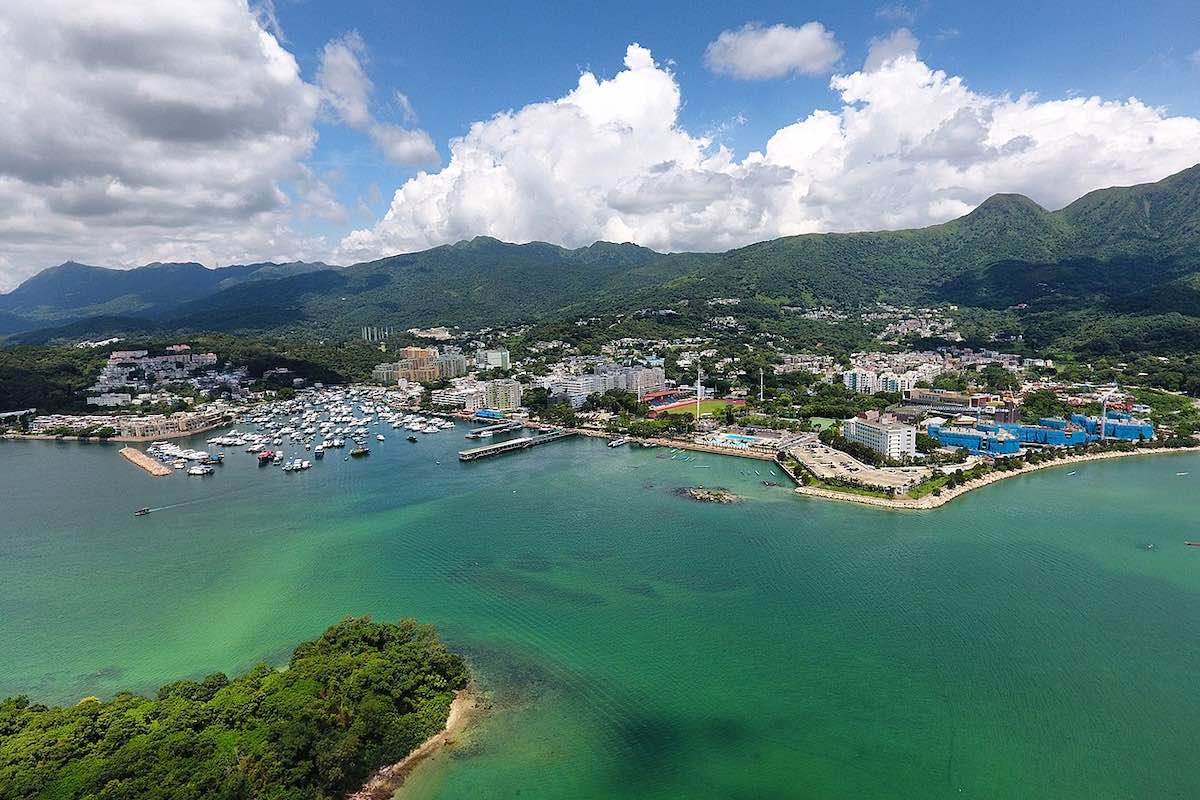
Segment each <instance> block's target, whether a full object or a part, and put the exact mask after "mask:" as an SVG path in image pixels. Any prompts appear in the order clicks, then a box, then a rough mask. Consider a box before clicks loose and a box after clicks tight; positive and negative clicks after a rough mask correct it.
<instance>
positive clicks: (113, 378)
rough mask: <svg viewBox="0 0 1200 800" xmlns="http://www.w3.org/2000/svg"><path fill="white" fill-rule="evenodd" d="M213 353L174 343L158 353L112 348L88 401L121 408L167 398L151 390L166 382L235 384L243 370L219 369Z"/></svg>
mask: <svg viewBox="0 0 1200 800" xmlns="http://www.w3.org/2000/svg"><path fill="white" fill-rule="evenodd" d="M216 367H217V356H216V354H215V353H193V352H192V348H191V347H190V346H189V345H186V344H174V345H171V346H170V347H167V348H165V349H164V352H163V353H161V354H156V355H151V354H150V352H149V351H147V350H114V351H113V352H112V353H110V354H109V356H108V362H107V363H106V364H105V365H104V366H103V367H102V368H101V369H100V374H99V375H98V376H97V377H96V382H95V384H93V385H92V386H91V387H90V388H89V389H88V397H87V403H88V405H93V406H99V407H102V408H121V407H124V406H130V405H144V404H150V403H155V402H158V401H160V400H163V399H170V396H169V395H164V394H162V393H161V392H155V391H153V389H154V387H162V386H165V385H168V384H188V385H190V386H192V387H193V388H194V389H196V390H197V391H201V392H203V391H209V390H211V389H214V388H217V387H218V386H230V387H238V386H241V385H242V384H243V383H244V379H245V377H246V373H245V370H236V369H235V370H226V371H220V370H218V369H217V368H216Z"/></svg>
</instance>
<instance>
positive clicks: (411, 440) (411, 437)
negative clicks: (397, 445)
mask: <svg viewBox="0 0 1200 800" xmlns="http://www.w3.org/2000/svg"><path fill="white" fill-rule="evenodd" d="M405 439H406V440H407V441H410V442H415V441H416V440H417V437H415V436H406V437H405Z"/></svg>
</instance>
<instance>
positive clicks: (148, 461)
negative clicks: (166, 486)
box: [121, 447, 171, 478]
mask: <svg viewBox="0 0 1200 800" xmlns="http://www.w3.org/2000/svg"><path fill="white" fill-rule="evenodd" d="M121 455H122V456H124V457H125V459H126V460H127V461H132V462H133V463H134V464H137V465H138V466H139V467H141V468H142V469H144V470H146V472H149V473H150V474H151V475H153V476H154V477H156V478H162V477H166V476H167V475H170V474H171V468H170V467H168V466H166V465H164V464H160V463H158V462H157V461H155V460H154V459H153V458H151V457H150V456H149V455H147V454H146V453H143V452H142V451H141V450H138V449H137V448H135V447H122V448H121Z"/></svg>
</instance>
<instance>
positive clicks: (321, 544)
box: [0, 430, 1200, 798]
mask: <svg viewBox="0 0 1200 800" xmlns="http://www.w3.org/2000/svg"><path fill="white" fill-rule="evenodd" d="M461 433H462V430H460V431H459V432H458V433H457V434H456V433H454V432H445V433H440V434H434V435H430V436H423V437H421V438H420V441H419V442H418V443H417V444H409V443H407V442H405V441H404V440H403V437H402V436H399V435H389V439H388V441H387V442H386V443H382V444H376V443H374V442H372V453H371V455H370V456H369V457H368V458H366V459H363V460H350V461H343V460H342V455H340V454H338V453H337V451H331V452H330V453H329V455H327V456H326V458H325V459H324V460H323V461H322V462H318V463H317V464H316V465H315V466H314V468H313V469H311V470H309V471H307V472H304V473H296V474H290V475H289V474H283V473H282V472H280V471H279V470H278V469H277V468H261V469H260V468H259V467H257V466H256V465H255V463H254V461H253V458H252V457H251V456H248V455H246V454H244V453H240V452H229V453H228V455H227V463H226V464H225V465H224V466H221V467H218V468H217V474H216V475H214V476H212V477H208V478H195V477H185V476H182V475H175V476H173V477H171V478H162V479H155V478H151V477H149V476H148V475H146V474H145V473H143V472H141V471H140V470H138V469H136V468H135V467H133V466H132V465H130V464H128V463H126V462H125V461H124V460H123V459H121V458H120V457H119V456H118V455H117V453H116V450H117V447H116V446H109V445H98V444H91V445H83V444H73V443H58V444H54V443H43V442H0V642H2V643H3V645H2V646H0V695H8V694H13V693H18V692H21V693H27V694H30V695H32V696H34V697H35V698H37V699H39V700H43V701H53V702H71V701H74V700H76V699H78V698H79V697H82V696H85V695H89V694H95V695H101V696H107V695H111V694H112V693H113V692H115V691H117V690H118V689H123V688H131V689H135V690H141V691H151V690H153V689H154V688H156V687H157V686H158V685H159V684H161V683H164V682H167V681H170V680H174V679H177V678H180V677H184V676H201V675H204V674H206V673H208V672H212V671H215V670H224V671H227V672H237V671H239V670H244V669H246V668H248V667H249V666H251V665H252V664H253V663H255V662H256V661H259V660H264V659H265V660H267V661H269V662H272V663H280V662H282V661H283V660H284V659H285V658H286V657H287V654H288V653H289V652H290V649H291V647H292V646H293V645H294V644H295V643H296V642H298V641H300V640H302V639H306V638H310V637H312V636H314V635H316V634H318V633H320V631H322V630H323V629H324V628H325V627H326V626H327V625H329V624H331V623H333V622H335V621H336V620H338V619H340V618H341V617H343V616H345V615H347V614H365V613H369V614H372V615H374V616H375V617H376V618H381V619H395V618H398V617H401V616H414V617H417V618H420V619H422V620H426V621H430V622H433V623H435V624H437V625H438V626H439V627H440V628H441V630H442V631H443V634H444V635H445V637H446V639H447V640H448V641H449V642H450V643H451V644H452V646H454V647H456V648H457V649H459V650H460V651H462V652H464V653H465V654H467V655H468V657H469V658H470V660H471V662H472V665H473V668H474V670H475V672H476V674H477V676H478V678H479V682H480V684H481V686H482V688H483V690H484V693H485V696H486V698H487V700H488V703H489V704H490V705H491V709H490V711H489V712H488V713H487V714H486V715H485V716H484V717H483V718H482V719H481V720H480V721H479V722H478V723H477V725H476V726H475V727H474V729H473V730H472V732H471V733H470V735H469V736H468V737H467V739H466V740H465V741H464V742H463V743H462V744H461V745H460V746H459V747H458V748H457V749H455V750H453V751H451V753H450V754H449V755H443V756H441V757H439V758H437V759H435V760H433V761H431V762H428V763H427V764H425V765H423V766H422V767H421V768H420V769H418V771H417V772H416V774H414V776H413V778H412V779H411V780H410V782H409V785H408V786H407V787H406V796H414V797H453V798H458V797H476V798H490V797H514V796H516V795H518V794H519V795H520V796H521V797H525V798H529V797H532V798H541V797H547V798H550V797H554V798H558V797H580V798H588V797H597V798H601V797H654V798H665V797H746V798H750V797H755V798H759V797H821V798H861V797H867V796H870V797H914V798H929V797H976V798H978V797H986V798H1009V797H1056V798H1076V797H1077V798H1105V797H1113V798H1117V797H1185V796H1193V793H1194V788H1195V786H1196V785H1198V784H1200V759H1197V758H1196V757H1195V740H1194V738H1193V737H1194V736H1195V731H1196V730H1197V725H1198V723H1200V693H1197V692H1196V690H1195V681H1196V680H1197V679H1198V678H1200V650H1198V649H1197V647H1196V642H1197V641H1200V615H1197V614H1196V613H1195V610H1196V608H1197V601H1198V600H1200V550H1195V549H1192V548H1185V547H1183V546H1182V541H1183V540H1184V539H1196V538H1200V530H1198V529H1197V523H1196V521H1195V516H1194V511H1195V500H1194V498H1195V497H1196V488H1197V485H1196V483H1195V481H1196V480H1200V478H1197V477H1192V476H1200V458H1198V457H1197V456H1195V455H1169V456H1153V457H1147V458H1140V459H1126V460H1117V461H1110V462H1107V463H1096V464H1085V465H1082V466H1077V467H1073V469H1075V470H1076V471H1077V474H1075V475H1068V474H1067V473H1068V470H1065V469H1057V470H1052V471H1046V472H1042V473H1040V474H1035V475H1030V476H1021V477H1017V478H1014V479H1011V480H1009V481H1004V482H1002V483H999V484H996V485H993V486H990V487H986V488H984V489H981V490H979V491H977V492H973V493H971V494H970V495H968V496H966V497H965V498H962V499H960V500H956V501H955V502H954V503H951V504H950V505H948V506H946V507H944V508H942V509H939V510H937V511H933V512H925V513H897V512H887V511H881V510H877V509H871V508H862V507H857V506H852V505H848V504H840V503H829V502H823V501H819V500H811V499H806V498H799V497H795V496H794V495H792V494H791V493H790V492H788V491H787V489H786V488H773V487H766V486H763V485H762V481H763V480H764V479H766V480H779V481H780V482H782V478H781V476H772V475H771V474H770V466H769V465H764V464H762V463H759V462H750V461H744V460H739V459H733V458H726V457H720V456H713V455H707V454H693V455H694V457H695V460H694V461H688V462H681V461H679V460H671V459H669V458H665V457H664V456H668V455H669V452H668V451H667V450H665V449H664V448H657V449H651V450H642V449H637V448H632V447H622V448H607V447H605V446H604V443H603V441H595V440H567V441H561V442H557V443H553V444H548V445H545V446H542V447H538V448H535V449H533V450H531V451H528V452H523V453H517V454H513V455H506V456H501V457H499V458H496V459H494V460H484V461H480V462H475V463H470V464H460V463H458V462H457V460H456V459H455V451H456V450H458V449H461V448H463V447H467V446H471V445H473V444H478V443H473V442H468V441H467V440H465V439H463V438H462V436H461ZM201 441H202V440H201ZM439 461H440V462H441V463H437V462H439ZM755 469H758V470H759V471H760V472H761V473H762V475H761V476H759V475H755V474H754V470H755ZM1183 471H1187V472H1190V473H1191V475H1183V476H1179V475H1176V474H1175V473H1176V472H1183ZM700 484H703V485H708V486H724V487H728V488H730V489H732V490H734V491H735V492H737V493H739V494H741V495H743V496H744V497H746V501H745V502H743V503H740V504H738V505H734V506H717V505H706V504H700V503H695V502H693V501H690V500H687V499H684V498H679V497H676V496H674V495H673V494H672V491H673V490H674V489H676V488H678V487H681V486H690V485H700ZM140 506H153V507H163V509H164V510H162V511H157V512H155V513H153V514H151V515H149V516H147V517H140V518H135V517H133V516H132V512H133V511H134V510H135V509H136V508H138V507H140ZM1149 542H1153V543H1154V544H1156V545H1157V547H1156V549H1155V550H1152V551H1146V550H1144V549H1142V547H1141V546H1142V545H1143V544H1146V543H1149Z"/></svg>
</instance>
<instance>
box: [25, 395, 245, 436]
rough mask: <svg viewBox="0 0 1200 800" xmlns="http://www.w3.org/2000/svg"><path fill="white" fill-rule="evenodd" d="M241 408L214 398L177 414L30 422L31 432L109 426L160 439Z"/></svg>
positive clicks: (123, 432)
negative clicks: (196, 408) (197, 407)
mask: <svg viewBox="0 0 1200 800" xmlns="http://www.w3.org/2000/svg"><path fill="white" fill-rule="evenodd" d="M239 410H240V407H237V406H231V405H228V404H226V403H224V402H222V401H219V400H217V401H213V402H211V403H208V404H207V405H205V406H203V407H202V408H201V409H198V410H196V411H177V412H175V413H174V414H140V415H137V414H119V415H118V414H43V415H41V416H36V417H34V418H33V419H31V420H30V421H29V426H28V432H29V433H31V434H49V433H56V432H63V433H71V432H83V431H91V432H93V433H94V432H96V431H97V430H100V429H103V428H108V429H110V430H111V432H112V434H113V435H114V436H120V437H124V438H131V439H157V438H165V437H170V436H179V435H180V434H187V433H195V432H197V431H202V430H206V429H208V428H212V427H215V426H217V425H220V424H222V423H224V422H225V421H227V420H229V419H232V418H233V416H234V415H236V414H237V413H238V412H239Z"/></svg>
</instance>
